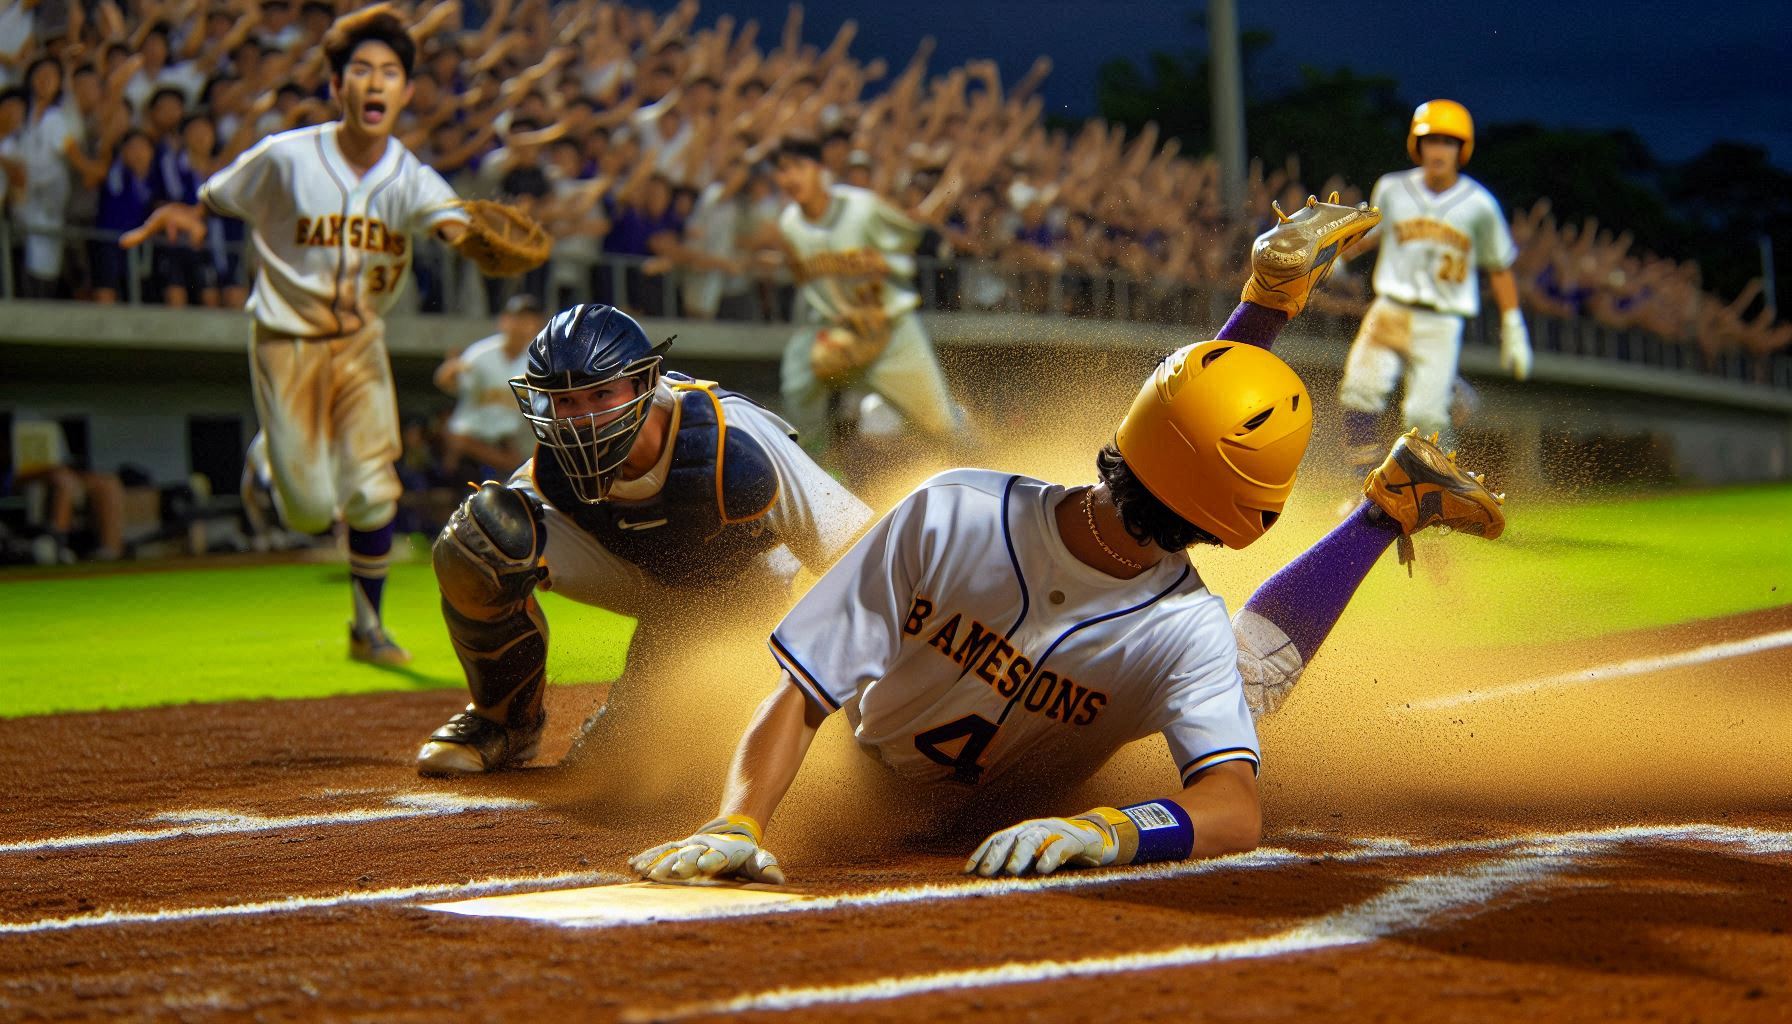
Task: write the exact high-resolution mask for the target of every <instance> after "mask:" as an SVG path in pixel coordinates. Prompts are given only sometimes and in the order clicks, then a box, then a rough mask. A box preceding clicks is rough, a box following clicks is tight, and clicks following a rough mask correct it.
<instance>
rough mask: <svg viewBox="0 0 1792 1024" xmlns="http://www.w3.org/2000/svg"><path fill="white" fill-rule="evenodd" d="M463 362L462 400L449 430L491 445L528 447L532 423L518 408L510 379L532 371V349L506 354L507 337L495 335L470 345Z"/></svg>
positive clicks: (456, 403) (463, 355)
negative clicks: (530, 362)
mask: <svg viewBox="0 0 1792 1024" xmlns="http://www.w3.org/2000/svg"><path fill="white" fill-rule="evenodd" d="M460 360H461V363H462V364H463V367H464V368H463V369H462V370H461V373H460V380H459V382H458V383H457V384H456V390H457V391H458V392H459V397H458V398H457V399H456V400H455V403H454V412H453V413H451V414H450V415H449V416H448V429H449V431H450V432H452V433H456V434H462V435H465V436H467V437H473V438H477V439H479V440H481V441H484V442H486V443H487V444H507V445H515V446H516V447H519V448H521V447H524V445H523V439H524V437H525V435H527V434H528V433H529V424H528V423H527V422H526V421H525V420H524V419H523V413H522V410H521V409H518V408H517V404H516V397H515V395H514V394H513V393H512V392H511V390H510V378H512V377H521V376H522V375H523V373H524V372H525V371H527V370H528V369H529V350H528V349H527V348H524V349H523V350H522V351H521V352H518V353H517V354H516V355H515V356H510V355H506V354H505V352H504V336H503V335H502V334H494V335H491V336H490V337H486V338H481V339H479V340H478V341H475V342H474V343H473V344H471V345H468V346H467V350H466V351H465V352H462V353H461V355H460Z"/></svg>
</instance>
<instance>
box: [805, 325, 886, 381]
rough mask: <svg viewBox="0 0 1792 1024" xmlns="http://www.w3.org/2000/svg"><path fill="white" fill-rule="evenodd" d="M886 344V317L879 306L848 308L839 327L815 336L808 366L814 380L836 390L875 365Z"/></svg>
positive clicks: (831, 326) (824, 328)
mask: <svg viewBox="0 0 1792 1024" xmlns="http://www.w3.org/2000/svg"><path fill="white" fill-rule="evenodd" d="M889 344H890V317H889V314H887V313H885V312H884V311H883V309H882V308H881V307H879V306H851V307H848V308H847V309H846V310H845V312H844V313H843V314H842V315H841V322H840V323H839V324H831V325H829V326H826V327H823V328H822V329H821V330H819V331H816V332H815V341H814V343H813V344H811V345H810V346H809V366H810V369H811V370H812V371H813V372H814V374H815V379H816V380H818V381H820V382H821V383H823V384H826V385H829V386H831V387H837V386H840V385H843V384H845V383H846V382H847V381H849V380H851V379H852V377H853V376H854V375H855V374H857V373H859V372H860V371H861V370H863V369H865V367H867V366H870V365H871V364H872V363H875V362H877V358H878V357H879V356H881V355H883V354H884V348H885V346H887V345H889Z"/></svg>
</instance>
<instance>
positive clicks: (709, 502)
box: [417, 304, 871, 775]
mask: <svg viewBox="0 0 1792 1024" xmlns="http://www.w3.org/2000/svg"><path fill="white" fill-rule="evenodd" d="M670 344H671V343H670V342H663V343H661V344H659V345H655V344H653V342H651V341H649V340H648V338H647V334H646V332H644V331H643V330H642V329H641V325H640V324H638V323H636V322H635V320H634V319H633V318H632V317H630V316H629V315H628V314H626V313H624V312H622V311H621V310H618V309H614V308H612V307H610V306H604V305H596V304H592V305H582V306H574V307H572V308H571V309H568V310H565V311H563V312H561V313H560V314H558V315H557V316H555V317H554V318H553V319H552V320H550V321H548V324H547V326H546V327H545V328H543V329H542V331H541V333H540V335H538V336H537V337H536V339H535V341H534V343H532V344H531V345H530V346H529V352H528V368H527V371H526V372H525V373H524V374H523V375H522V376H521V377H520V378H519V379H518V380H517V381H516V382H515V393H516V401H517V403H518V404H519V405H520V406H521V407H522V410H523V413H524V415H525V416H526V417H527V419H528V421H529V423H530V425H531V427H532V428H533V430H534V432H535V437H536V440H537V442H538V444H537V447H536V449H535V457H534V458H533V459H531V460H530V461H528V462H526V463H524V464H523V465H522V467H521V468H519V469H518V470H517V471H516V474H515V475H514V476H512V477H511V478H510V482H509V483H508V484H500V483H498V482H496V481H490V480H488V481H486V482H485V484H483V485H482V486H481V487H480V488H479V490H478V491H476V492H475V493H474V494H473V496H472V497H470V498H468V499H467V500H466V502H465V503H464V504H462V505H461V507H460V509H459V510H458V511H456V512H455V513H454V515H453V517H452V518H451V519H450V520H449V522H448V525H447V527H445V528H444V529H443V530H442V532H441V534H440V536H438V537H437V538H436V543H435V568H436V578H437V580H438V581H439V582H440V584H441V588H442V615H443V617H444V618H446V619H447V622H448V636H449V638H450V639H451V640H452V641H453V643H454V650H455V653H456V654H457V655H459V657H460V662H461V666H462V667H463V668H464V669H465V670H466V674H467V687H468V689H470V690H471V691H472V697H473V702H472V703H471V704H469V705H467V708H466V710H465V711H462V712H460V713H459V714H456V715H455V716H454V717H453V718H451V719H449V721H448V723H447V724H446V725H444V726H442V728H440V729H438V730H436V732H435V734H434V735H432V736H430V738H429V739H428V741H426V742H425V743H424V744H423V747H422V749H421V750H419V751H418V754H417V767H418V771H420V772H422V773H423V774H425V775H452V774H464V773H475V772H487V771H494V770H497V769H500V768H505V767H509V766H511V765H515V764H518V763H520V762H523V761H527V760H529V759H530V758H531V757H534V756H535V753H536V749H537V746H538V742H539V739H540V736H541V731H542V727H543V725H544V724H545V723H546V720H547V716H546V711H545V710H544V709H543V706H542V690H543V687H544V686H545V683H546V670H547V649H548V628H547V620H546V618H545V617H543V615H542V612H541V606H540V604H539V603H537V601H536V599H535V596H534V591H535V588H536V587H537V586H540V587H542V588H543V589H547V590H552V591H554V592H556V593H558V594H560V595H561V596H563V597H567V598H571V599H572V600H574V601H579V602H581V603H584V604H591V605H597V606H599V607H602V608H607V609H610V610H611V611H615V612H619V613H621V614H623V615H632V616H635V617H636V618H637V619H640V620H641V621H640V625H639V627H638V628H637V629H636V631H635V640H634V643H633V645H632V646H631V648H630V652H629V661H630V670H631V673H634V674H636V675H640V674H641V673H639V672H637V671H636V670H637V669H638V667H639V664H638V663H639V662H640V661H641V660H642V659H643V657H644V656H650V652H652V651H653V650H654V649H655V647H656V646H657V647H659V648H662V649H664V650H667V651H670V652H671V653H673V654H675V655H677V656H679V657H681V658H688V657H690V656H691V655H692V654H693V651H692V649H691V647H690V641H691V640H692V638H693V637H694V636H697V635H705V636H707V637H709V638H712V639H713V638H714V636H715V634H716V630H717V623H718V621H720V620H722V619H723V618H724V617H725V616H726V614H728V613H729V612H731V611H733V612H738V611H741V610H743V609H744V610H745V611H746V612H747V613H748V614H753V613H754V612H756V611H768V610H770V609H774V608H782V607H784V601H783V599H784V598H785V597H786V595H787V593H788V590H789V587H790V582H791V580H792V579H793V578H794V576H795V575H796V572H797V569H798V568H799V567H800V566H807V567H808V568H809V569H810V570H811V571H814V572H821V571H822V570H824V569H825V568H826V567H827V566H828V565H830V564H832V563H833V561H834V559H835V557H836V556H837V555H839V553H840V552H841V551H843V550H845V548H846V546H847V545H848V544H850V543H851V542H852V540H853V538H855V537H857V536H858V534H859V532H860V531H861V530H863V529H864V528H865V524H867V523H869V522H870V521H871V510H870V508H868V507H867V506H866V505H865V503H864V502H862V501H860V500H859V499H858V498H856V497H854V496H853V494H852V493H851V492H849V491H847V490H846V488H844V487H842V486H841V485H840V484H839V483H838V482H836V481H835V480H834V478H833V477H831V476H829V475H828V474H827V473H826V472H824V471H823V470H822V469H821V467H819V466H817V465H816V464H815V463H814V462H813V461H812V460H811V459H810V458H809V456H808V455H807V454H806V453H804V451H803V449H802V447H801V446H800V445H798V444H797V442H796V439H795V436H794V435H793V433H792V432H791V430H790V427H789V426H788V425H787V424H785V423H784V421H783V420H781V419H779V418H778V417H776V416H774V415H772V414H771V413H769V412H767V411H766V410H764V409H762V408H760V407H759V406H757V405H755V404H753V403H752V402H750V401H748V400H747V399H745V398H743V397H741V396H739V395H736V394H733V393H732V392H728V391H724V390H722V389H721V388H720V387H718V386H716V385H715V384H713V383H710V382H707V381H698V380H693V379H691V378H689V377H685V376H683V375H681V374H663V373H662V364H663V356H664V353H665V350H666V349H667V348H668V347H669V346H670ZM697 623H701V624H702V625H703V627H704V628H703V630H702V631H701V634H699V633H698V632H694V631H693V629H692V626H693V625H694V624H697ZM684 674H685V675H688V674H689V673H688V671H687V672H685V673H684ZM630 691H631V688H630V687H629V686H627V685H623V686H619V687H617V688H615V689H613V690H612V691H611V694H610V697H609V698H608V699H607V700H606V701H605V704H604V709H603V714H602V716H601V717H600V718H599V719H598V722H599V723H601V724H602V725H603V726H604V727H605V728H606V729H612V730H613V729H614V727H615V722H616V719H617V716H616V714H614V713H613V709H614V708H615V707H617V706H618V705H620V704H622V703H624V702H627V701H629V700H631V699H634V694H632V693H631V692H630ZM582 742H587V743H588V742H590V737H589V736H586V737H583V738H582Z"/></svg>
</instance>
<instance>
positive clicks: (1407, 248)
mask: <svg viewBox="0 0 1792 1024" xmlns="http://www.w3.org/2000/svg"><path fill="white" fill-rule="evenodd" d="M1406 151H1407V153H1408V154H1409V155H1411V157H1412V160H1413V162H1414V163H1416V164H1418V166H1417V167H1415V168H1413V169H1411V170H1406V171H1398V172H1395V173H1393V174H1386V175H1383V176H1382V177H1381V178H1380V180H1378V181H1376V183H1375V189H1374V191H1373V192H1372V193H1371V196H1370V202H1372V203H1373V204H1374V205H1375V206H1376V208H1378V209H1380V210H1381V212H1382V217H1383V220H1384V223H1383V224H1382V226H1381V227H1380V228H1379V229H1378V230H1377V231H1374V232H1371V233H1370V234H1369V235H1368V236H1365V237H1364V238H1362V239H1360V240H1359V241H1358V242H1357V243H1356V244H1355V245H1354V246H1353V247H1352V248H1353V249H1360V248H1365V247H1367V245H1368V244H1369V243H1370V241H1371V239H1373V238H1376V237H1379V238H1380V250H1379V253H1378V255H1377V256H1376V261H1375V275H1374V278H1373V284H1374V287H1375V302H1374V303H1373V304H1371V305H1370V307H1369V313H1368V315H1367V316H1365V317H1363V323H1362V326H1361V327H1360V328H1359V329H1358V330H1357V335H1356V341H1355V342H1354V343H1353V344H1352V345H1351V346H1350V355H1349V357H1348V359H1347V360H1346V362H1345V364H1344V380H1343V383H1342V384H1341V385H1340V386H1339V391H1338V401H1339V403H1340V404H1341V405H1343V407H1344V439H1345V444H1346V445H1347V446H1348V448H1349V458H1350V460H1351V462H1352V463H1353V464H1354V465H1355V466H1356V467H1357V468H1358V469H1359V471H1364V472H1366V471H1367V470H1368V468H1369V467H1370V466H1372V465H1374V464H1375V461H1376V459H1378V458H1379V457H1380V455H1381V447H1380V444H1378V443H1377V441H1376V437H1375V427H1376V423H1377V421H1378V420H1379V419H1380V417H1381V414H1382V412H1383V411H1384V410H1385V409H1386V408H1387V401H1388V394H1389V393H1390V392H1392V391H1393V388H1394V383H1395V382H1396V381H1397V380H1398V379H1399V377H1400V370H1401V366H1402V364H1404V365H1405V366H1406V368H1407V377H1406V401H1405V403H1404V406H1403V408H1402V410H1401V414H1402V415H1403V416H1404V417H1405V421H1406V425H1407V426H1409V427H1416V428H1418V429H1419V430H1420V431H1422V432H1427V433H1429V432H1439V431H1447V430H1448V429H1449V427H1450V404H1451V396H1452V385H1453V383H1454V382H1455V380H1456V359H1457V356H1458V354H1459V351H1460V347H1461V344H1462V325H1463V321H1464V320H1465V319H1469V318H1472V317H1474V316H1476V315H1477V314H1478V313H1479V312H1480V310H1481V286H1480V282H1479V281H1478V280H1477V279H1476V274H1477V272H1478V271H1483V270H1484V271H1486V272H1487V282H1488V284H1489V285H1490V286H1491V287H1492V289H1493V298H1494V302H1496V303H1497V304H1498V305H1499V308H1500V362H1501V364H1502V365H1503V366H1505V367H1506V368H1507V369H1509V370H1511V371H1512V373H1513V375H1514V376H1516V377H1517V378H1518V379H1519V380H1524V379H1525V378H1526V377H1528V376H1529V375H1530V372H1531V343H1530V336H1529V334H1528V333H1527V332H1526V330H1525V325H1524V314H1523V313H1522V312H1520V311H1519V308H1518V286H1517V284H1516V283H1515V282H1514V281H1513V279H1512V271H1511V269H1510V268H1511V266H1512V261H1513V260H1514V259H1515V258H1517V255H1518V248H1517V246H1515V245H1514V244H1513V242H1512V233H1511V231H1510V230H1508V228H1507V227H1506V218H1505V216H1504V215H1503V214H1501V212H1500V205H1499V201H1498V200H1496V199H1494V198H1493V195H1492V193H1490V192H1488V191H1487V189H1486V188H1484V187H1482V185H1481V183H1480V182H1478V181H1476V180H1474V179H1473V178H1470V177H1469V176H1468V175H1466V174H1463V173H1462V172H1461V169H1462V167H1463V166H1464V165H1466V164H1467V163H1468V160H1469V157H1470V156H1471V155H1473V153H1474V151H1475V124H1474V121H1473V120H1472V119H1471V118H1470V117H1469V113H1468V111H1467V110H1466V109H1465V108H1464V107H1463V106H1462V104H1460V103H1457V102H1455V101H1453V100H1432V101H1431V102H1429V103H1422V104H1420V105H1419V107H1418V109H1417V110H1415V111H1413V115H1412V126H1411V129H1410V131H1409V132H1408V134H1407V136H1406ZM1349 255H1350V253H1346V256H1349Z"/></svg>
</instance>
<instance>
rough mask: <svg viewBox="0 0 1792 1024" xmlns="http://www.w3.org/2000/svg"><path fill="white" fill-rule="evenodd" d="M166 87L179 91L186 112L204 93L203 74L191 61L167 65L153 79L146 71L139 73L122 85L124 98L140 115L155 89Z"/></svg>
mask: <svg viewBox="0 0 1792 1024" xmlns="http://www.w3.org/2000/svg"><path fill="white" fill-rule="evenodd" d="M163 86H167V87H169V88H172V89H179V90H180V93H181V95H182V96H184V97H186V101H187V102H186V106H187V109H188V110H191V109H192V108H193V105H194V104H196V103H198V102H199V94H200V93H202V92H204V91H205V72H203V71H201V70H199V68H198V67H196V66H195V65H194V64H193V62H192V61H183V62H181V63H179V64H169V65H168V66H167V67H164V68H163V69H162V70H161V71H160V72H159V73H157V74H156V75H155V76H154V77H153V78H152V77H150V75H149V73H148V72H146V71H139V72H137V73H136V74H135V75H132V76H131V80H130V81H128V82H126V83H125V85H124V98H125V99H127V100H130V101H131V109H132V110H134V111H137V112H139V113H141V112H142V111H143V108H144V106H145V105H146V104H148V103H149V98H150V97H151V96H153V95H155V92H156V90H157V89H160V88H162V87H163Z"/></svg>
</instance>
